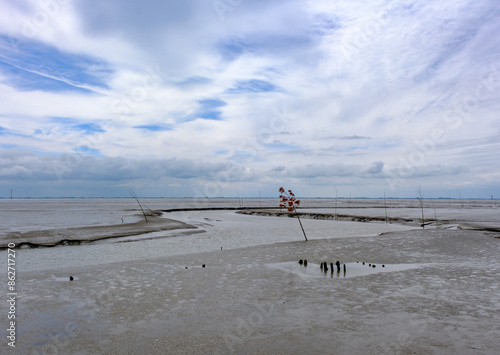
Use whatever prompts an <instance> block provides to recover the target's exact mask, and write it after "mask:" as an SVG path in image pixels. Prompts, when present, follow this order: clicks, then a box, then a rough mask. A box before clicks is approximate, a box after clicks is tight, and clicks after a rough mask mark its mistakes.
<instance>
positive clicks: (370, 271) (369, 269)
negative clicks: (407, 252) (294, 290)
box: [266, 261, 425, 279]
mask: <svg viewBox="0 0 500 355" xmlns="http://www.w3.org/2000/svg"><path fill="white" fill-rule="evenodd" d="M373 265H375V267H373ZM266 266H268V267H272V268H275V269H279V270H282V271H286V272H291V273H294V274H296V275H297V276H300V277H307V278H309V277H312V278H332V279H340V278H342V279H343V278H351V277H359V276H368V275H374V274H381V273H386V272H397V271H405V270H411V269H417V268H420V267H422V266H425V265H424V264H371V263H368V262H365V264H364V265H363V263H362V262H359V263H357V262H352V263H347V264H345V266H346V272H345V273H344V270H343V267H344V264H341V268H340V272H337V269H336V266H335V264H334V265H333V267H334V271H333V272H332V270H331V267H330V265H328V271H326V272H325V271H323V270H321V268H320V265H319V264H313V263H308V265H307V266H303V265H300V264H299V263H298V262H296V261H288V262H284V263H273V264H266Z"/></svg>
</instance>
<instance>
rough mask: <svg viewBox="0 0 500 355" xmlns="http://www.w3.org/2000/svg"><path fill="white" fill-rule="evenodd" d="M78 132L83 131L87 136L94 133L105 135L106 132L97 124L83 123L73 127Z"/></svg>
mask: <svg viewBox="0 0 500 355" xmlns="http://www.w3.org/2000/svg"><path fill="white" fill-rule="evenodd" d="M72 128H73V129H75V130H77V131H81V132H83V133H85V134H94V133H104V132H106V130H104V129H102V128H101V126H99V125H96V124H95V123H82V124H78V125H75V126H73V127H72Z"/></svg>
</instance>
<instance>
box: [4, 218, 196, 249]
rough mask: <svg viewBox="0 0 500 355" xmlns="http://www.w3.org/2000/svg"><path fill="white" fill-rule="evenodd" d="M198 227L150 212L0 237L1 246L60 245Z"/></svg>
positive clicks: (31, 246)
mask: <svg viewBox="0 0 500 355" xmlns="http://www.w3.org/2000/svg"><path fill="white" fill-rule="evenodd" d="M189 228H192V229H194V228H196V227H194V226H191V225H189V224H186V223H182V222H179V221H176V220H172V219H167V218H161V217H158V216H148V221H147V222H146V221H145V219H144V218H141V219H140V220H139V221H137V222H133V223H123V224H115V225H107V226H101V225H99V226H87V227H78V228H57V229H46V230H35V231H28V232H17V233H8V234H7V235H6V236H5V237H3V238H2V240H0V249H5V248H7V245H8V243H15V244H16V248H23V247H29V248H37V247H53V246H58V245H78V244H82V243H90V242H95V241H97V240H103V239H110V238H123V237H129V236H135V235H142V234H145V233H152V232H158V231H166V230H175V229H189Z"/></svg>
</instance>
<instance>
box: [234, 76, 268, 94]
mask: <svg viewBox="0 0 500 355" xmlns="http://www.w3.org/2000/svg"><path fill="white" fill-rule="evenodd" d="M272 91H278V87H277V86H276V85H274V84H272V83H270V82H268V81H264V80H259V79H252V80H239V81H237V82H236V86H234V87H232V88H231V89H229V90H227V92H228V93H231V94H240V93H258V92H272Z"/></svg>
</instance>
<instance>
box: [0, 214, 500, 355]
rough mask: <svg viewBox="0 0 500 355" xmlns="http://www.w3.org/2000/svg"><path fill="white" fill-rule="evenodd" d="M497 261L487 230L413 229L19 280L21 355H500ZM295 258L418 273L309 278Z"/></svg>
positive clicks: (497, 247)
mask: <svg viewBox="0 0 500 355" xmlns="http://www.w3.org/2000/svg"><path fill="white" fill-rule="evenodd" d="M248 218H252V217H251V216H249V217H248ZM256 218H258V217H256ZM193 242H195V241H193ZM76 248H78V247H76ZM499 252H500V240H499V239H496V238H494V236H492V235H488V234H487V233H485V232H479V231H464V230H443V229H435V230H409V231H399V232H393V233H387V234H384V235H378V236H365V237H362V238H361V237H360V238H357V237H349V238H335V239H318V240H310V241H309V242H304V241H300V240H299V241H296V242H281V243H276V244H268V245H259V246H252V247H245V248H237V249H232V250H215V251H212V252H204V253H193V254H189V255H173V256H168V257H162V258H154V259H147V260H142V261H133V262H122V263H113V264H109V263H108V264H103V265H98V266H85V267H78V268H65V269H64V270H62V269H61V268H58V267H55V268H54V269H53V270H44V271H31V272H20V275H19V290H18V295H19V300H18V304H19V312H18V316H19V319H20V321H19V328H18V330H19V332H18V345H17V348H16V350H18V351H19V353H42V354H43V353H47V354H55V353H58V354H139V353H152V354H165V353H168V354H303V353H307V354H325V353H331V354H496V353H497V350H498V346H499V345H500V341H499V340H498V333H499V331H500V328H499V324H500V311H499V310H500V280H499V278H498V275H499V274H500V263H499V262H498V261H499V260H498V258H499V257H498V255H500V253H499ZM299 259H308V261H309V262H310V264H309V265H308V266H307V267H308V268H309V267H311V271H308V273H312V274H314V269H312V268H316V271H317V273H318V275H322V271H321V270H320V269H319V267H318V265H319V264H320V263H321V262H322V261H327V262H333V263H335V261H336V260H339V261H340V262H341V263H356V261H361V262H362V261H364V262H366V263H375V264H376V265H377V266H379V265H381V264H388V265H392V264H393V265H404V264H408V265H410V264H411V265H412V267H411V268H408V269H406V270H405V269H402V270H399V269H398V270H394V271H392V272H383V273H382V272H381V273H374V274H367V275H360V276H355V277H347V278H342V277H340V278H337V277H333V278H331V277H317V276H316V275H313V276H311V277H308V276H307V275H306V276H304V275H301V273H300V272H297V271H296V266H295V264H291V263H292V262H293V263H295V262H297V261H298V260H299ZM276 263H282V264H281V265H282V266H283V267H284V268H281V269H280V268H276V267H274V266H275V265H276ZM203 264H205V267H204V268H203V267H202V265H203ZM287 265H290V267H288V266H287ZM292 265H294V266H292ZM301 267H303V266H301ZM294 268H295V269H294ZM294 270H295V271H294ZM347 273H349V269H347ZM69 275H72V276H73V277H74V281H69ZM2 310H3V308H2Z"/></svg>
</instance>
